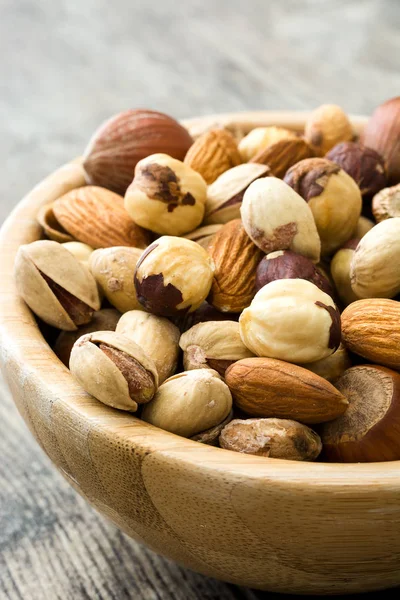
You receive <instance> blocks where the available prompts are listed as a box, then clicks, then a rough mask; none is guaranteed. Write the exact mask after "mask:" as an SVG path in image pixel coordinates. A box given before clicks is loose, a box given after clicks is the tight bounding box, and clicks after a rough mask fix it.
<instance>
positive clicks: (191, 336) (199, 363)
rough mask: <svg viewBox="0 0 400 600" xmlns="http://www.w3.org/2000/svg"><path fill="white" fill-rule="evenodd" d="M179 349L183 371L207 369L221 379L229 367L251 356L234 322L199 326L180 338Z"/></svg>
mask: <svg viewBox="0 0 400 600" xmlns="http://www.w3.org/2000/svg"><path fill="white" fill-rule="evenodd" d="M179 345H180V347H181V348H182V350H183V366H184V368H185V371H190V370H192V369H202V368H210V369H214V370H215V371H217V372H218V373H219V374H220V375H221V376H222V377H223V376H224V374H225V371H226V369H227V368H228V367H229V366H230V365H231V364H232V363H234V362H235V361H237V360H240V359H241V358H248V357H250V356H253V353H252V352H250V350H248V348H246V346H245V345H244V344H243V342H242V340H241V337H240V334H239V323H237V322H235V321H208V322H207V323H198V324H197V325H195V326H194V327H192V328H191V329H189V330H188V331H186V333H184V334H182V336H181V339H180V341H179Z"/></svg>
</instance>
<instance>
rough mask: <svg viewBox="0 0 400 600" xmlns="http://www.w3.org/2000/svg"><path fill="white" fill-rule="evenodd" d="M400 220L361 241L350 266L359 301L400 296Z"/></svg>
mask: <svg viewBox="0 0 400 600" xmlns="http://www.w3.org/2000/svg"><path fill="white" fill-rule="evenodd" d="M399 253H400V217H395V218H393V219H387V220H386V221H382V222H381V223H378V225H375V227H374V228H373V229H371V230H370V231H368V233H367V234H366V235H365V236H364V237H363V238H362V240H360V243H359V244H358V246H357V248H356V250H355V252H354V256H353V260H352V262H351V266H350V278H351V287H352V289H353V291H354V293H355V294H357V296H358V297H359V298H393V296H396V294H398V293H399V292H400V262H399V260H398V257H399Z"/></svg>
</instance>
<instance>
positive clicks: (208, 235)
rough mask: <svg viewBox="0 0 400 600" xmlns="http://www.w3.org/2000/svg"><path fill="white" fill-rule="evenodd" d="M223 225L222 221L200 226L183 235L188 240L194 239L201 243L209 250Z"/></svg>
mask: <svg viewBox="0 0 400 600" xmlns="http://www.w3.org/2000/svg"><path fill="white" fill-rule="evenodd" d="M221 227H223V225H222V223H216V224H215V225H204V226H203V227H199V228H198V229H195V230H194V231H191V232H190V233H187V234H186V235H184V236H182V237H184V238H186V239H187V240H192V241H193V242H196V243H197V244H200V246H201V247H202V248H204V250H208V249H209V247H210V246H211V243H212V241H213V239H214V236H215V234H216V233H218V231H219V230H220V229H221Z"/></svg>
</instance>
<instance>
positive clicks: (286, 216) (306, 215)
mask: <svg viewBox="0 0 400 600" xmlns="http://www.w3.org/2000/svg"><path fill="white" fill-rule="evenodd" d="M240 212H241V215H242V221H243V227H244V228H245V230H246V232H247V234H248V236H249V237H250V238H251V239H252V240H253V242H254V243H255V244H256V245H257V246H258V247H259V248H261V250H262V251H263V252H265V253H269V252H274V251H275V250H293V252H298V253H299V254H302V255H303V256H306V257H308V258H310V259H311V260H312V261H314V262H318V260H319V257H320V246H321V245H320V239H319V236H318V232H317V228H316V226H315V221H314V217H313V214H312V212H311V210H310V207H309V206H308V205H307V203H306V202H304V200H303V199H302V198H301V197H300V196H299V195H298V194H297V193H296V192H294V191H293V190H292V188H291V187H290V186H288V185H287V184H286V183H284V182H283V181H282V180H281V179H277V178H276V177H266V178H264V179H260V180H258V181H254V182H253V183H252V184H251V185H250V187H249V188H248V189H247V191H246V193H245V195H244V197H243V203H242V206H241V210H240Z"/></svg>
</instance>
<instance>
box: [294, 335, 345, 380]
mask: <svg viewBox="0 0 400 600" xmlns="http://www.w3.org/2000/svg"><path fill="white" fill-rule="evenodd" d="M351 364H352V363H351V360H350V356H349V353H348V352H347V350H346V348H345V347H344V345H343V344H340V346H339V348H338V349H337V350H336V352H334V353H333V354H331V355H330V356H328V357H327V358H322V359H321V360H316V361H315V362H312V363H307V364H305V365H304V364H300V365H299V367H304V368H305V369H309V370H310V371H312V372H313V373H315V374H316V375H319V376H320V377H323V378H324V379H326V380H327V381H330V382H331V383H335V381H337V380H338V379H339V377H341V376H342V375H343V373H344V372H345V371H346V369H349V368H350V367H351Z"/></svg>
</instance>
